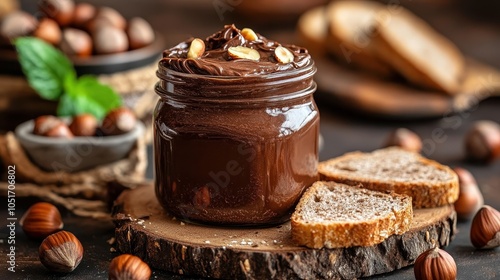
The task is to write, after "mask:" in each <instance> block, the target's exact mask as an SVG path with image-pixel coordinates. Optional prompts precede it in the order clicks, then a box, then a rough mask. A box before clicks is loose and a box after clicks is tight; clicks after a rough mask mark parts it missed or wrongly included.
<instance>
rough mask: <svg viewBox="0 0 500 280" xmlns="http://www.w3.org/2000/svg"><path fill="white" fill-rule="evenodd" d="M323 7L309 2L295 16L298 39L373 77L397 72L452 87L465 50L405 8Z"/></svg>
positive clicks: (420, 83) (419, 83)
mask: <svg viewBox="0 0 500 280" xmlns="http://www.w3.org/2000/svg"><path fill="white" fill-rule="evenodd" d="M323 8H324V9H325V10H324V13H320V12H319V10H320V8H314V9H313V10H310V11H309V12H306V13H305V14H303V16H302V17H301V18H300V19H299V22H298V27H297V29H298V34H299V39H300V40H301V42H300V43H301V44H304V45H305V46H309V45H314V46H315V47H313V48H312V49H313V50H314V49H321V50H323V52H324V53H326V54H327V55H329V56H331V57H333V58H334V59H335V61H336V62H338V63H340V64H343V65H347V66H348V67H353V68H356V69H361V70H364V71H367V72H369V73H370V74H372V75H375V76H378V77H384V78H387V77H391V76H397V75H399V76H401V77H403V78H404V79H405V80H406V81H408V82H409V83H410V84H411V85H413V86H415V87H418V88H423V89H428V90H435V91H439V92H443V93H447V94H450V95H453V94H455V93H457V91H458V88H459V87H460V85H461V82H462V77H463V74H464V71H465V70H464V68H465V66H464V65H465V62H464V61H465V59H464V56H463V55H462V53H461V52H460V50H459V49H458V48H457V47H456V46H455V45H454V44H453V43H452V42H451V41H450V40H448V39H447V38H445V37H444V36H443V35H441V34H439V33H438V32H437V31H436V30H434V29H433V28H432V27H431V26H430V25H429V24H427V23H426V22H425V21H423V20H422V19H420V18H419V17H418V16H416V15H415V14H413V13H412V12H410V11H409V10H407V9H405V8H404V7H402V6H400V5H395V4H391V5H384V4H381V3H379V2H375V1H367V0H337V1H332V2H330V3H329V4H328V5H327V6H324V7H323ZM319 21H326V23H325V24H324V25H321V24H320V23H319ZM325 25H326V27H324V26H325ZM325 28H326V30H325ZM321 34H323V36H324V37H323V40H321V38H320V36H321ZM316 52H317V51H316ZM394 74H396V75H394Z"/></svg>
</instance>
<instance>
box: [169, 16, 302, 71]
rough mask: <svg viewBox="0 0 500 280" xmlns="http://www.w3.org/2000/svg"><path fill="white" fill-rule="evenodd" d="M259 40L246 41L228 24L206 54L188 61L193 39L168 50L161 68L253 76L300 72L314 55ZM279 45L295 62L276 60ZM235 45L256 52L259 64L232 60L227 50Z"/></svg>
mask: <svg viewBox="0 0 500 280" xmlns="http://www.w3.org/2000/svg"><path fill="white" fill-rule="evenodd" d="M257 37H258V39H257V40H254V41H249V40H246V39H245V38H244V37H243V35H242V34H241V31H240V30H239V29H238V28H236V27H235V26H234V25H226V26H224V28H223V29H222V30H221V31H219V32H217V33H215V34H213V35H211V36H209V37H207V38H206V39H205V40H204V42H205V53H204V54H203V55H202V56H201V57H200V58H197V59H190V58H187V53H188V50H189V47H190V45H191V41H192V40H193V39H194V38H191V39H189V40H187V41H185V42H182V43H180V44H178V45H177V46H175V47H173V48H170V49H168V50H165V51H164V52H163V59H162V60H161V61H160V67H161V66H163V67H165V68H167V69H171V70H174V71H177V72H182V73H190V74H200V75H210V76H253V75H265V74H271V73H277V72H285V71H291V70H294V69H300V68H303V67H305V66H307V65H309V64H310V63H311V56H310V55H309V53H308V52H307V50H306V49H304V48H301V47H298V46H295V45H282V44H280V43H278V42H276V41H272V40H268V39H267V38H265V37H264V36H262V35H260V34H257ZM280 45H281V46H283V47H285V48H287V49H289V50H290V51H291V52H292V53H293V55H294V60H293V62H290V63H286V64H284V63H280V62H278V61H277V60H276V58H275V57H274V50H275V49H276V48H277V47H278V46H280ZM236 46H244V47H248V48H252V49H255V50H257V51H258V52H259V54H260V59H259V61H253V60H249V59H233V58H231V57H229V55H228V52H227V50H228V49H229V48H230V47H236Z"/></svg>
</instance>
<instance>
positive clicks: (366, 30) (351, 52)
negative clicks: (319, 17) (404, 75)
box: [326, 0, 393, 77]
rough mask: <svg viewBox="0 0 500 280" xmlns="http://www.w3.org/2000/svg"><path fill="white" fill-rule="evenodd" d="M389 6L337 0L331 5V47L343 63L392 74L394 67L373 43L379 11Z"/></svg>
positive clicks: (329, 46)
mask: <svg viewBox="0 0 500 280" xmlns="http://www.w3.org/2000/svg"><path fill="white" fill-rule="evenodd" d="M384 9H385V6H384V5H382V4H379V3H377V2H373V1H357V0H347V1H345V0H344V1H333V2H331V3H330V4H329V5H328V6H327V10H326V16H327V20H328V21H329V32H328V37H327V40H326V46H327V49H328V50H329V51H330V52H331V53H332V54H333V55H334V56H336V57H337V60H338V61H340V62H342V63H343V64H348V65H353V66H356V67H358V68H361V69H364V70H367V71H369V72H372V73H374V74H378V75H379V76H384V77H387V76H390V75H391V74H392V73H393V70H392V68H391V67H390V65H389V64H387V63H386V62H385V61H384V60H383V59H381V58H379V57H377V54H376V52H375V49H374V47H373V45H372V38H373V36H375V35H376V34H374V33H373V31H374V30H375V28H376V25H377V21H378V13H379V12H380V11H382V10H384Z"/></svg>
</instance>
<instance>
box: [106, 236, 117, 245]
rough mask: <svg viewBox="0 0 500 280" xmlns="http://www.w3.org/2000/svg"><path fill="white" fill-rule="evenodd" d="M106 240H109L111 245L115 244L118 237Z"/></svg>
mask: <svg viewBox="0 0 500 280" xmlns="http://www.w3.org/2000/svg"><path fill="white" fill-rule="evenodd" d="M106 242H108V244H109V245H113V244H115V242H116V239H115V238H114V237H111V238H110V239H108V240H107V241H106Z"/></svg>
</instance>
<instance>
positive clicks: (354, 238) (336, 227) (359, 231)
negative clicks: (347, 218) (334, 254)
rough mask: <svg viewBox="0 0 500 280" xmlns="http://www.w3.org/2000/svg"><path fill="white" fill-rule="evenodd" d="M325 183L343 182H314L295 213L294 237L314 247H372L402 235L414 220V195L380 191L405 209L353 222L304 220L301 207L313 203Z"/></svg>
mask: <svg viewBox="0 0 500 280" xmlns="http://www.w3.org/2000/svg"><path fill="white" fill-rule="evenodd" d="M325 185H330V186H332V185H341V184H339V183H335V182H324V181H319V182H316V183H314V184H313V185H312V186H311V187H310V188H309V189H307V190H306V192H305V193H304V195H303V196H302V198H301V199H300V201H299V203H298V204H297V207H296V210H295V212H294V213H293V214H292V218H291V233H292V239H293V240H294V241H295V242H297V244H299V245H301V246H306V247H309V248H314V249H320V248H323V247H326V248H347V247H353V246H373V245H376V244H379V243H381V242H383V241H384V240H385V239H387V238H388V237H389V236H391V235H393V234H403V233H405V232H407V231H408V230H409V229H410V225H411V222H412V220H413V209H412V203H411V197H408V196H405V195H398V194H394V193H393V194H382V193H381V195H383V196H387V197H388V198H389V197H393V198H396V199H400V200H402V201H403V202H404V208H403V209H401V211H395V210H393V212H392V213H393V215H386V216H383V217H379V218H376V219H372V220H364V221H353V222H335V221H332V222H311V221H305V220H303V219H301V217H300V212H301V210H302V208H303V207H304V206H305V205H306V204H307V203H311V201H312V200H314V196H315V193H316V191H317V190H318V189H319V188H321V187H324V186H325ZM351 187H353V186H351Z"/></svg>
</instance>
